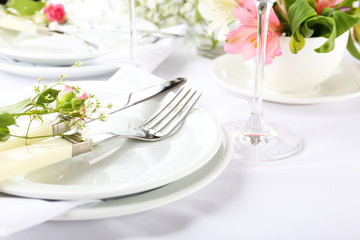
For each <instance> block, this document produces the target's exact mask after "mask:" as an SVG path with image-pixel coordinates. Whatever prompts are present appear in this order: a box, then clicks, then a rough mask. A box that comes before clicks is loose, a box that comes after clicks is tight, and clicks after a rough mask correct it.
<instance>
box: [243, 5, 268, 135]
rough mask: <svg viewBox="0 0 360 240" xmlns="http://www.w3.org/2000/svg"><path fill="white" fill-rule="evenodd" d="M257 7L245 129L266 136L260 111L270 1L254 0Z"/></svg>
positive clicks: (264, 124)
mask: <svg viewBox="0 0 360 240" xmlns="http://www.w3.org/2000/svg"><path fill="white" fill-rule="evenodd" d="M255 4H256V8H257V16H258V19H257V24H258V29H257V48H256V58H255V89H254V97H253V104H252V113H251V116H250V118H249V120H248V122H247V124H246V131H248V132H249V133H250V134H253V135H254V136H259V135H261V136H266V135H267V134H268V131H269V129H268V126H267V124H266V123H265V120H264V117H263V111H262V104H263V82H264V71H265V53H266V38H267V30H268V22H269V16H270V10H271V7H272V5H273V2H272V1H260V0H255Z"/></svg>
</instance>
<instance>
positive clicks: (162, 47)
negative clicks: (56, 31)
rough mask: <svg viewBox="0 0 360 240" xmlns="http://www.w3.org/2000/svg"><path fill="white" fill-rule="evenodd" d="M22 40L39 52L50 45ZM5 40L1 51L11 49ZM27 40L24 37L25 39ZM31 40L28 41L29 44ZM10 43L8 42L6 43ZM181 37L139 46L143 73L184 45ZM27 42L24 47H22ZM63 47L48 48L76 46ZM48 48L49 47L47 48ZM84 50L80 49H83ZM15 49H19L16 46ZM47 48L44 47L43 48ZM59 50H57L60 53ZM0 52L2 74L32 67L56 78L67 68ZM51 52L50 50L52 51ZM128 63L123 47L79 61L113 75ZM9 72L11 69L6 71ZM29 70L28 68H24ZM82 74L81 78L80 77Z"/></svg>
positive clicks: (181, 28)
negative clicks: (105, 70)
mask: <svg viewBox="0 0 360 240" xmlns="http://www.w3.org/2000/svg"><path fill="white" fill-rule="evenodd" d="M161 31H162V32H166V33H173V34H179V35H184V34H185V33H186V31H187V26H186V25H177V26H173V27H169V28H164V29H161ZM23 38H25V37H22V38H19V39H17V42H20V43H22V45H24V46H23V47H24V48H25V47H26V48H30V49H32V48H35V45H36V46H38V48H39V49H41V47H40V46H39V43H40V44H41V43H42V42H49V37H48V36H45V37H38V38H37V39H36V41H35V40H34V39H33V38H32V39H27V40H24V39H23ZM5 39H6V38H5V37H4V36H1V35H0V48H1V47H2V48H4V47H6V46H7V47H9V48H10V49H12V48H11V46H10V44H9V42H7V41H5ZM25 39H26V38H25ZM30 40H31V41H30ZM52 40H54V41H59V39H56V38H55V39H54V38H52ZM8 41H9V40H8ZM183 41H184V38H183V37H168V38H161V39H159V40H158V41H156V42H155V43H152V44H143V45H139V47H138V50H137V51H136V52H137V53H138V54H137V62H138V63H139V65H140V66H141V67H142V68H143V69H144V70H146V71H148V72H152V71H153V70H154V69H155V68H156V67H157V66H158V65H160V63H161V62H163V61H164V60H165V59H166V58H167V57H168V56H169V55H170V54H171V53H172V52H173V51H174V50H175V49H176V48H178V47H179V46H180V45H181V44H183ZM25 43H26V44H25ZM60 43H62V44H55V45H54V44H53V43H52V45H51V46H57V48H58V49H60V50H61V51H64V50H63V49H66V47H68V48H67V50H66V51H68V52H69V51H70V50H69V45H70V46H71V45H74V46H75V45H77V44H72V41H60ZM48 47H49V49H50V46H48ZM82 48H83V46H82ZM16 49H21V48H19V47H17V48H16ZM45 49H46V48H45ZM60 50H59V51H60ZM1 52H2V51H1V49H0V70H4V71H7V72H8V71H10V70H11V72H12V73H15V74H17V72H21V71H22V68H28V67H33V71H34V72H35V73H36V75H37V76H43V77H46V76H49V75H50V76H53V77H54V76H55V77H56V76H57V75H59V74H64V68H65V69H68V67H64V66H58V67H56V66H50V65H41V64H32V63H27V62H19V61H15V60H13V59H12V58H11V57H9V56H7V55H6V54H1ZM52 52H53V50H52ZM17 54H19V53H17ZM26 55H28V53H26V51H25V52H24V56H26ZM129 61H130V51H129V50H128V48H127V47H126V48H125V49H122V50H118V51H115V52H111V53H109V54H106V55H102V56H99V57H97V58H93V59H88V60H84V61H82V66H96V67H101V66H104V67H107V68H109V67H110V66H113V69H114V72H115V71H116V70H118V69H119V68H120V67H122V66H123V65H126V64H129ZM14 67H16V70H17V71H15V70H14ZM9 69H10V70H9ZM26 70H27V71H28V69H26ZM76 71H82V68H78V69H74V70H73V71H72V72H74V75H75V76H76ZM83 75H84V74H82V75H81V76H83Z"/></svg>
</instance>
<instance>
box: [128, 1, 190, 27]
mask: <svg viewBox="0 0 360 240" xmlns="http://www.w3.org/2000/svg"><path fill="white" fill-rule="evenodd" d="M123 1H126V2H127V1H128V0H123ZM196 6H197V0H136V16H137V17H139V18H143V19H146V20H148V21H150V22H153V23H154V24H156V25H157V26H158V27H159V28H164V27H170V26H174V25H177V24H188V25H189V26H193V25H194V24H195V14H194V13H195V10H196Z"/></svg>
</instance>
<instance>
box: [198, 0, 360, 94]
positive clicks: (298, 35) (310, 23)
mask: <svg viewBox="0 0 360 240" xmlns="http://www.w3.org/2000/svg"><path fill="white" fill-rule="evenodd" d="M356 4H358V1H355V0H344V1H342V0H338V1H318V0H310V1H306V0H296V1H293V0H280V1H277V2H276V3H275V4H274V5H273V7H272V9H271V13H270V20H269V30H268V32H267V35H268V40H267V44H268V46H267V49H266V51H267V57H266V62H265V64H266V65H267V67H266V68H265V72H266V75H267V77H265V84H266V86H267V87H268V88H269V89H272V90H275V91H278V92H285V93H304V92H311V91H314V90H316V87H317V86H319V85H320V84H321V83H322V82H324V81H325V80H326V79H327V78H328V77H329V76H331V74H332V73H333V72H334V71H335V70H336V69H337V67H338V66H339V64H340V63H341V60H342V58H343V55H344V52H345V51H346V49H347V50H348V51H349V53H350V54H351V55H352V56H354V57H355V58H356V59H358V60H360V53H359V52H358V50H357V48H356V46H355V45H356V44H355V43H357V44H358V43H360V38H359V35H360V24H359V22H360V18H359V16H360V15H359V11H360V8H359V7H356ZM199 13H200V14H201V15H202V16H203V17H204V18H206V19H208V21H210V22H211V24H210V25H209V27H208V33H209V34H211V33H213V32H214V31H215V30H218V31H219V34H220V35H221V36H220V37H223V36H225V37H226V43H225V51H226V52H228V53H229V54H240V55H241V56H242V57H243V59H244V60H245V61H246V60H250V59H253V58H254V57H255V52H256V41H255V40H256V10H255V5H254V4H253V3H252V2H251V1H237V0H223V1H214V0H200V2H199ZM234 22H238V23H239V24H238V27H237V28H236V29H235V30H233V31H229V25H230V24H231V23H234ZM219 29H220V30H219ZM246 64H247V65H249V66H250V69H253V65H252V64H253V63H251V62H249V61H247V62H246ZM284 65H286V67H284Z"/></svg>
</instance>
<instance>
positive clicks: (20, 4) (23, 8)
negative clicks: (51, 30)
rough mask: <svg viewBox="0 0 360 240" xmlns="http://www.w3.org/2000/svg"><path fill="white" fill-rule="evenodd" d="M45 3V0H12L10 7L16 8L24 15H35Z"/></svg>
mask: <svg viewBox="0 0 360 240" xmlns="http://www.w3.org/2000/svg"><path fill="white" fill-rule="evenodd" d="M45 4H46V1H45V0H41V1H33V0H10V1H9V2H8V6H9V7H11V8H14V9H16V11H17V12H18V13H19V14H21V15H23V16H31V15H34V14H35V13H36V12H37V11H40V10H41V9H42V8H43V7H44V6H45Z"/></svg>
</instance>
